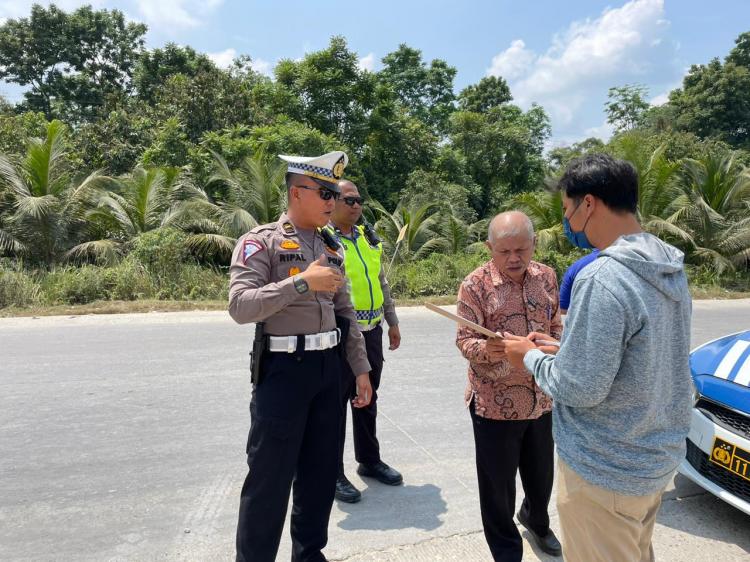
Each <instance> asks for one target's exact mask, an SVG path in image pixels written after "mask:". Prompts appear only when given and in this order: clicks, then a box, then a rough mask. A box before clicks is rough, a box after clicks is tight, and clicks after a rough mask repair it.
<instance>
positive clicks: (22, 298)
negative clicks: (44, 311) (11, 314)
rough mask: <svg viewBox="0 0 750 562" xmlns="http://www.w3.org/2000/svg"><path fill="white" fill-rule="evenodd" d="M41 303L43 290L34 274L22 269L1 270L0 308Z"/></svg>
mask: <svg viewBox="0 0 750 562" xmlns="http://www.w3.org/2000/svg"><path fill="white" fill-rule="evenodd" d="M40 301H41V290H40V288H39V284H38V283H37V281H36V279H35V278H34V275H33V274H30V273H27V272H25V271H23V270H22V269H21V268H12V269H4V268H3V269H0V308H6V307H9V306H19V307H22V306H34V305H37V304H39V303H40Z"/></svg>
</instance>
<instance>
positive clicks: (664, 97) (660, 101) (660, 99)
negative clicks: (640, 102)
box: [648, 90, 671, 106]
mask: <svg viewBox="0 0 750 562" xmlns="http://www.w3.org/2000/svg"><path fill="white" fill-rule="evenodd" d="M669 92H671V90H667V91H666V92H662V93H661V94H659V95H658V96H654V97H653V98H651V99H650V100H649V101H648V103H649V104H651V105H653V106H659V105H664V104H665V103H667V102H668V101H669Z"/></svg>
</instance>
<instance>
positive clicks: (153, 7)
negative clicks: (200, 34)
mask: <svg viewBox="0 0 750 562" xmlns="http://www.w3.org/2000/svg"><path fill="white" fill-rule="evenodd" d="M223 2H224V0H202V1H198V0H158V2H157V1H154V0H136V5H137V6H138V10H139V11H140V13H141V15H142V16H143V19H144V21H145V22H146V23H147V24H148V26H149V27H150V28H158V29H160V30H164V31H169V30H171V29H174V28H191V27H198V26H199V25H201V23H202V20H203V18H205V17H207V16H208V15H210V14H211V12H213V11H214V10H215V9H216V8H218V7H219V6H221V4H222V3H223Z"/></svg>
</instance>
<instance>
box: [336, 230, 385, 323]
mask: <svg viewBox="0 0 750 562" xmlns="http://www.w3.org/2000/svg"><path fill="white" fill-rule="evenodd" d="M355 228H356V229H357V233H358V236H357V237H356V238H355V239H354V240H353V241H352V240H351V239H350V238H347V237H346V236H341V243H342V244H343V245H344V249H345V253H344V267H345V269H346V276H347V278H348V279H349V282H350V284H351V285H350V286H351V297H352V304H353V305H354V312H355V314H356V316H357V322H358V323H359V324H364V325H368V324H375V323H377V322H380V320H382V318H383V289H382V288H381V287H380V279H379V278H378V276H379V275H380V257H381V255H382V253H383V245H382V244H378V245H377V246H375V247H373V246H370V244H369V243H368V242H367V237H366V236H365V234H364V227H363V226H355Z"/></svg>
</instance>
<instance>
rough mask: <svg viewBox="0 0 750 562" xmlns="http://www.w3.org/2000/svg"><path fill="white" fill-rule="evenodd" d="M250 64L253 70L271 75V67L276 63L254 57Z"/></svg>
mask: <svg viewBox="0 0 750 562" xmlns="http://www.w3.org/2000/svg"><path fill="white" fill-rule="evenodd" d="M250 66H251V67H252V69H253V70H254V71H255V72H258V73H260V74H265V75H266V76H271V77H273V68H274V66H276V65H275V64H273V63H272V62H268V61H267V60H263V59H260V58H255V59H253V60H252V62H251V63H250Z"/></svg>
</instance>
